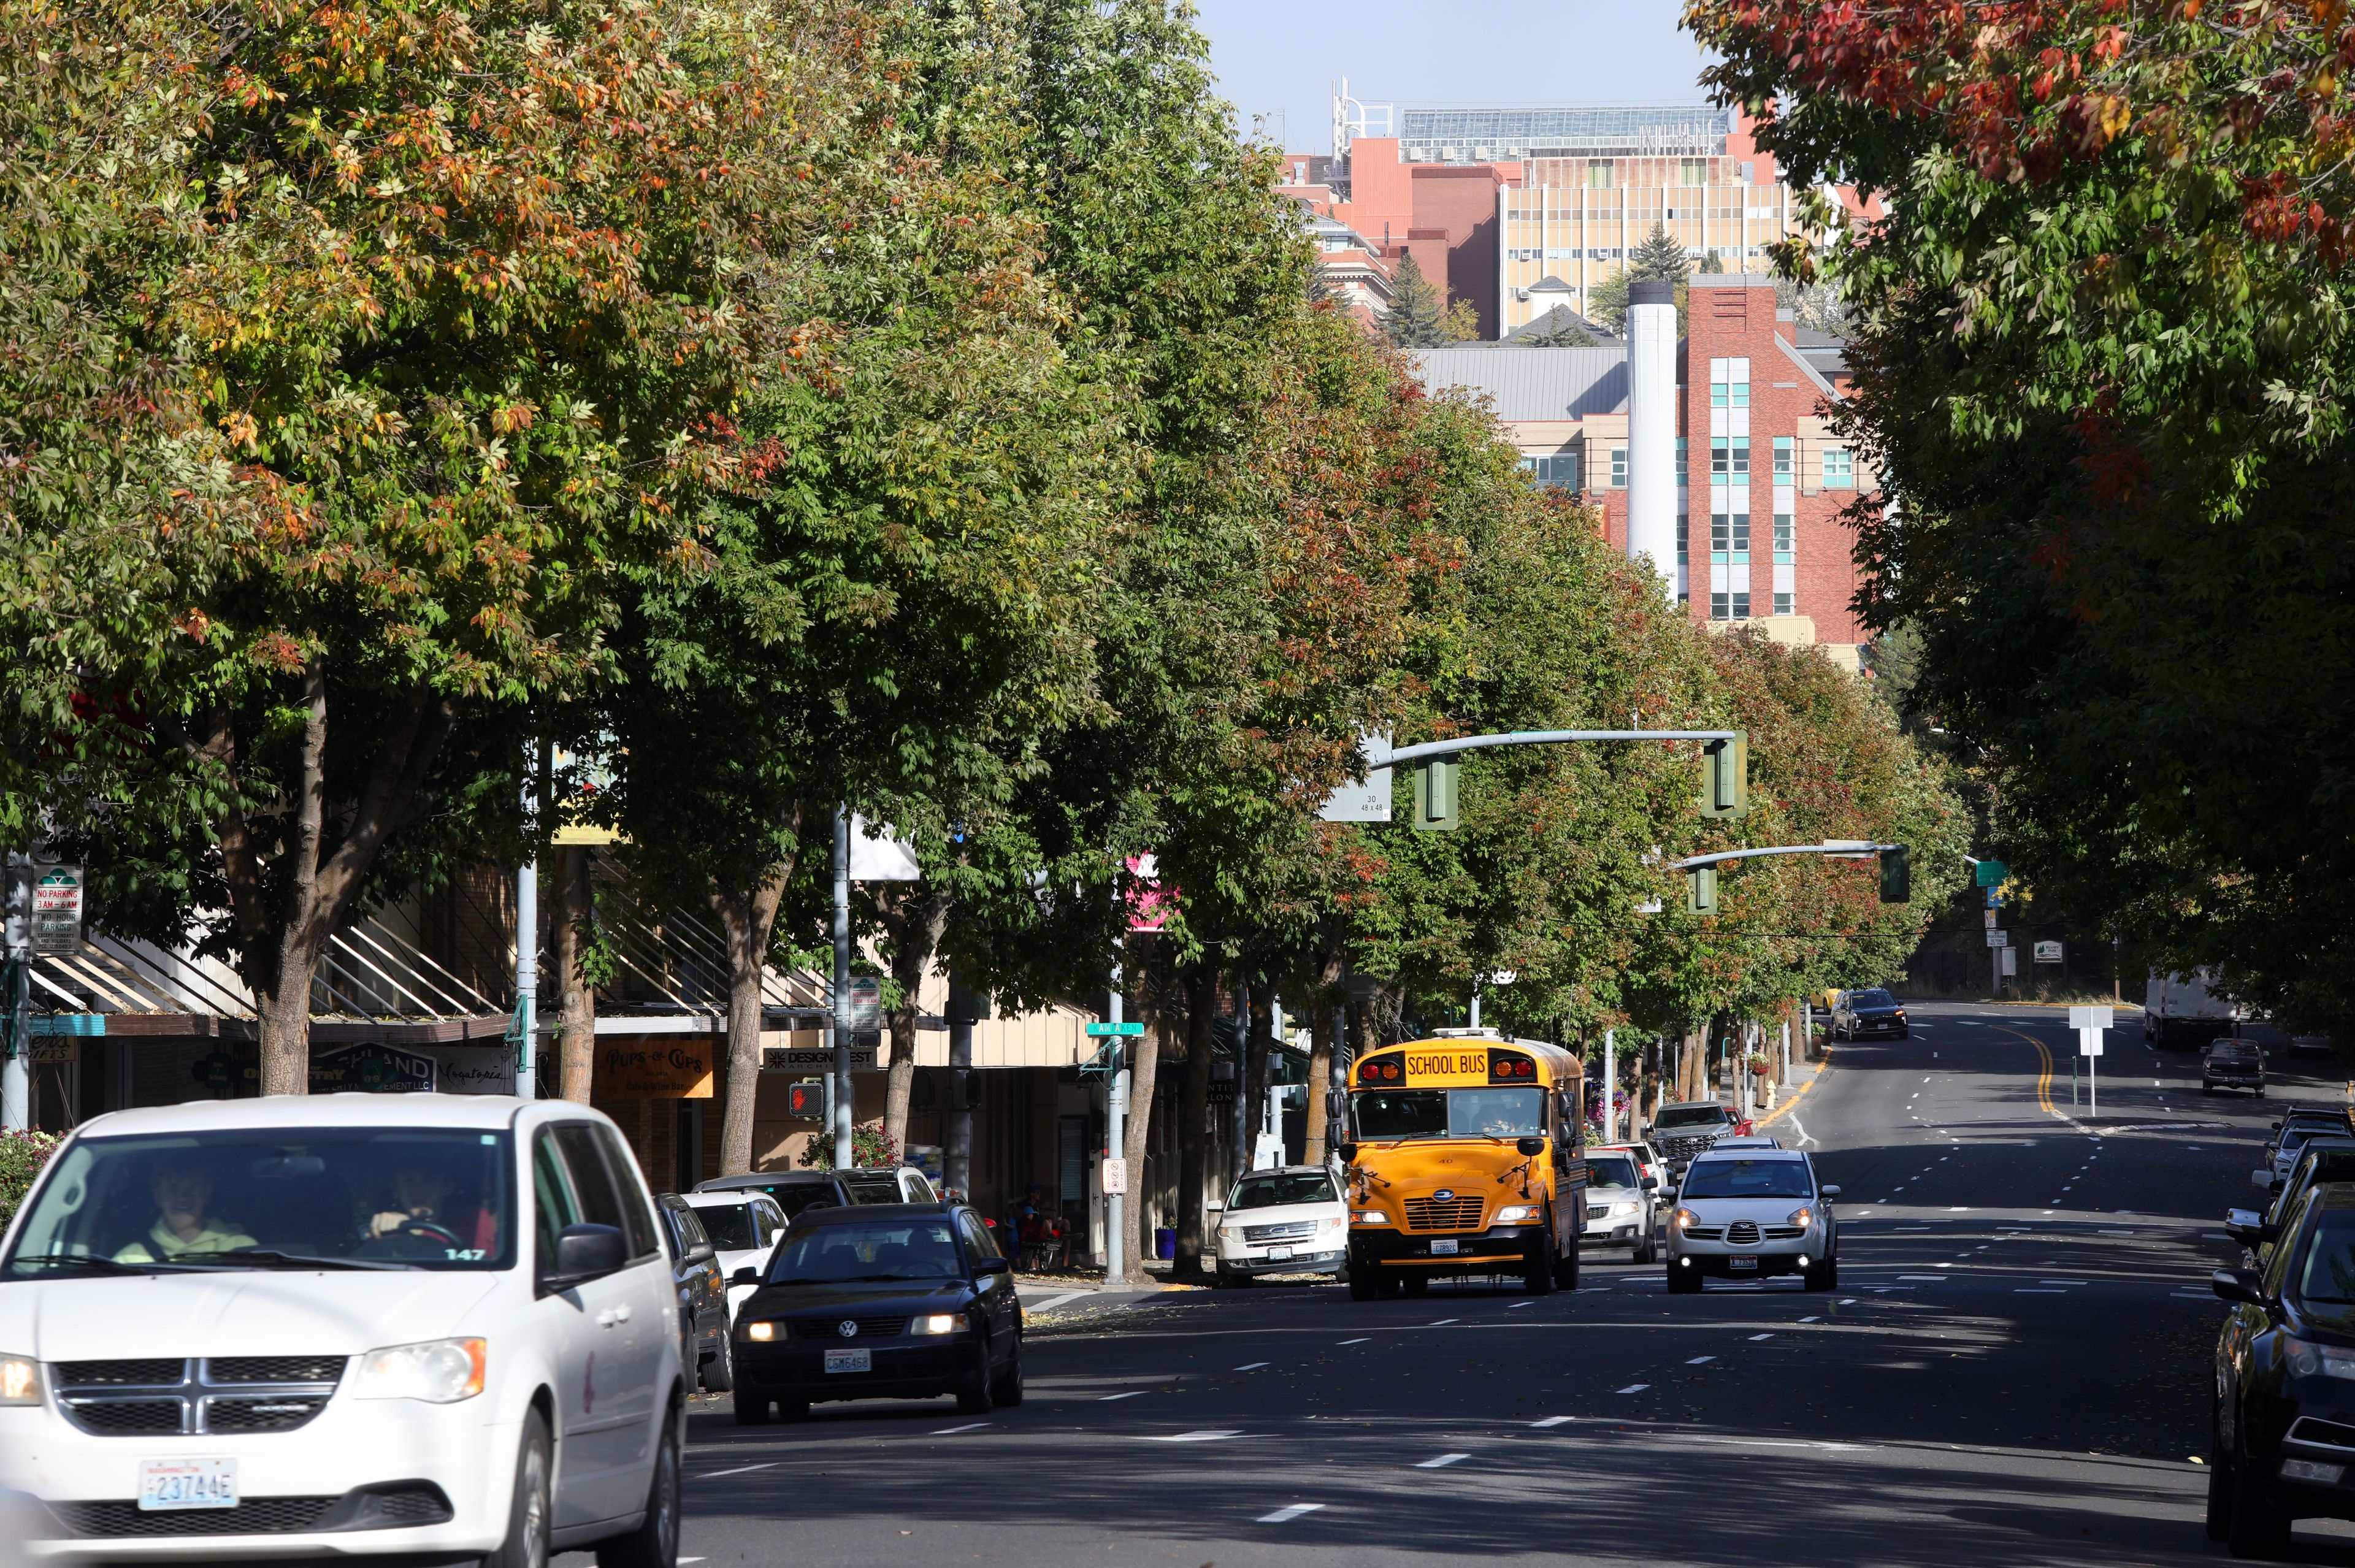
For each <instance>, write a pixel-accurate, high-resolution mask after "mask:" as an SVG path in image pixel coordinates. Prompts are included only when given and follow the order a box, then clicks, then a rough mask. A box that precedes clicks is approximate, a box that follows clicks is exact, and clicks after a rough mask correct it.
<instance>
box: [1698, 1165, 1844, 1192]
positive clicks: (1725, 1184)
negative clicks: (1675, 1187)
mask: <svg viewBox="0 0 2355 1568" xmlns="http://www.w3.org/2000/svg"><path fill="white" fill-rule="evenodd" d="M1815 1195H1816V1188H1815V1183H1814V1182H1812V1181H1810V1180H1809V1179H1807V1166H1806V1161H1805V1160H1797V1159H1701V1160H1695V1161H1694V1162H1693V1168H1692V1169H1690V1170H1689V1171H1688V1172H1686V1173H1685V1184H1684V1187H1683V1188H1682V1189H1680V1190H1679V1191H1678V1193H1677V1196H1678V1198H1679V1199H1687V1198H1812V1197H1814V1196H1815Z"/></svg>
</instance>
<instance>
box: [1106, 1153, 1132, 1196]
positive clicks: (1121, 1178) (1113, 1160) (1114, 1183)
mask: <svg viewBox="0 0 2355 1568" xmlns="http://www.w3.org/2000/svg"><path fill="white" fill-rule="evenodd" d="M1103 1189H1104V1191H1105V1192H1107V1193H1125V1192H1126V1191H1127V1190H1128V1161H1126V1160H1125V1159H1121V1158H1118V1157H1114V1156H1110V1155H1107V1156H1106V1157H1104V1162H1103Z"/></svg>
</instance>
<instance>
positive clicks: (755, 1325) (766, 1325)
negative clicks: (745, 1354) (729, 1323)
mask: <svg viewBox="0 0 2355 1568" xmlns="http://www.w3.org/2000/svg"><path fill="white" fill-rule="evenodd" d="M780 1327H781V1325H779V1324H776V1323H773V1322H771V1321H770V1320H769V1319H767V1318H765V1317H763V1318H762V1319H760V1320H759V1321H757V1322H752V1323H747V1324H745V1325H744V1338H746V1339H759V1340H762V1341H763V1342H764V1343H765V1342H766V1341H768V1340H771V1339H778V1338H780V1337H781V1336H780V1335H779V1334H778V1333H777V1329H778V1328H780Z"/></svg>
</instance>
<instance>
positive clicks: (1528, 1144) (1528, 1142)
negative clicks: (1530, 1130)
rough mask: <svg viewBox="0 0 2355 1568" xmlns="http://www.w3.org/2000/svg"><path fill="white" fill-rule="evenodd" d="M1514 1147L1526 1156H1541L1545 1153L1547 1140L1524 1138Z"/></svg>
mask: <svg viewBox="0 0 2355 1568" xmlns="http://www.w3.org/2000/svg"><path fill="white" fill-rule="evenodd" d="M1513 1147H1515V1148H1517V1149H1518V1150H1520V1151H1521V1152H1522V1153H1523V1154H1526V1155H1540V1154H1543V1153H1545V1139H1543V1138H1523V1139H1522V1140H1521V1141H1520V1142H1518V1143H1517V1144H1515V1145H1514V1146H1513Z"/></svg>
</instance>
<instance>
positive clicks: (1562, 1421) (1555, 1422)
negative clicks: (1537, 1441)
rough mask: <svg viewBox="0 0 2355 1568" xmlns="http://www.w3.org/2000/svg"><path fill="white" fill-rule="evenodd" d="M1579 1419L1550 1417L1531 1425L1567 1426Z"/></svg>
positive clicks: (1567, 1416)
mask: <svg viewBox="0 0 2355 1568" xmlns="http://www.w3.org/2000/svg"><path fill="white" fill-rule="evenodd" d="M1577 1419H1578V1417H1576V1416H1574V1415H1549V1416H1547V1417H1546V1418H1545V1419H1544V1420H1543V1421H1532V1422H1530V1423H1529V1424H1530V1425H1531V1426H1567V1425H1568V1424H1571V1423H1572V1422H1573V1421H1576V1420H1577Z"/></svg>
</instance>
